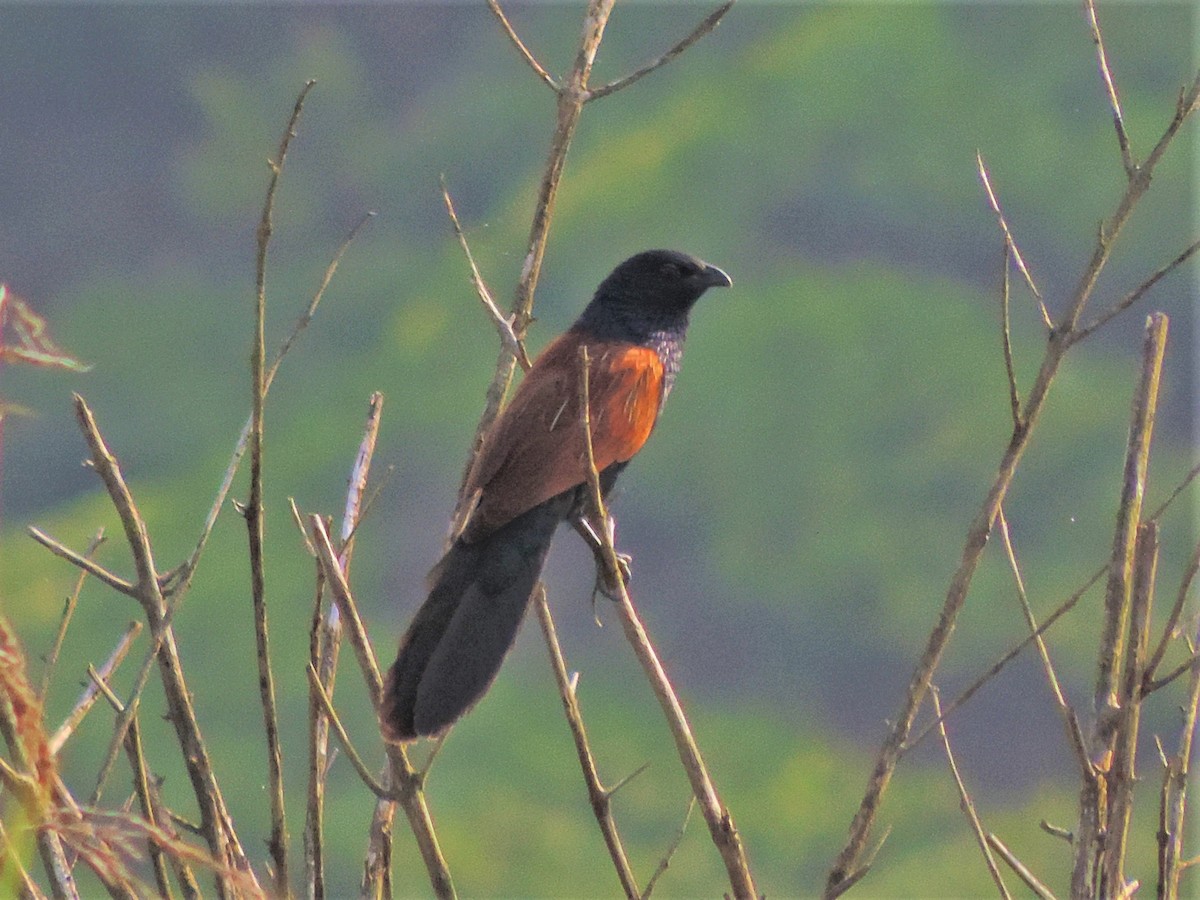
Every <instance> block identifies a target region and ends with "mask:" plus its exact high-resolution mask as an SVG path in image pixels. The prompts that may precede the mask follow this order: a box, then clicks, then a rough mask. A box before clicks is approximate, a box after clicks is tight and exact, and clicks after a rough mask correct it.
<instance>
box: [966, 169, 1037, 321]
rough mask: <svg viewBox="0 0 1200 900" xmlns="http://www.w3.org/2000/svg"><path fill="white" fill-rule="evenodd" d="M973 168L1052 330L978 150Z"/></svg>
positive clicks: (1011, 250) (1026, 281)
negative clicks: (977, 171)
mask: <svg viewBox="0 0 1200 900" xmlns="http://www.w3.org/2000/svg"><path fill="white" fill-rule="evenodd" d="M975 167H976V168H977V169H978V170H979V178H980V180H981V181H982V182H983V188H984V191H986V192H987V199H988V205H989V206H990V207H991V208H992V212H993V213H995V214H996V221H997V222H998V223H999V225H1000V231H1001V232H1002V233H1003V234H1004V244H1005V246H1006V247H1008V249H1009V252H1010V253H1011V254H1012V258H1013V260H1014V261H1015V262H1016V264H1017V268H1018V269H1019V270H1020V272H1021V274H1022V275H1023V276H1024V277H1025V283H1026V284H1027V285H1029V290H1030V291H1032V292H1033V296H1034V297H1036V298H1037V302H1038V309H1039V310H1040V311H1041V314H1042V321H1043V322H1044V323H1045V325H1046V328H1047V329H1050V330H1053V329H1054V321H1053V320H1052V319H1051V318H1050V311H1049V310H1048V309H1046V303H1045V301H1044V300H1042V292H1041V291H1039V290H1038V287H1037V284H1036V283H1035V282H1034V280H1033V276H1032V275H1031V274H1029V269H1028V268H1027V267H1026V265H1025V258H1024V257H1023V256H1021V251H1020V249H1019V248H1018V247H1017V242H1016V240H1015V239H1014V238H1013V236H1012V231H1010V230H1009V227H1008V219H1006V218H1005V217H1004V210H1002V209H1001V208H1000V201H999V200H997V199H996V192H995V191H993V190H992V180H991V178H990V177H989V176H988V170H987V166H985V165H984V164H983V154H982V153H980V152H979V151H978V150H977V151H975ZM1004 271H1005V274H1006V280H1007V273H1008V266H1007V264H1006V265H1005V267H1004Z"/></svg>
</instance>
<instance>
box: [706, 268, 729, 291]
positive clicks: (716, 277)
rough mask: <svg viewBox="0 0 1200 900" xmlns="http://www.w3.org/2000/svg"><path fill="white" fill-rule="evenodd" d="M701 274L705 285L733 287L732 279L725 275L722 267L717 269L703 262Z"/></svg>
mask: <svg viewBox="0 0 1200 900" xmlns="http://www.w3.org/2000/svg"><path fill="white" fill-rule="evenodd" d="M701 275H702V277H703V278H704V284H705V285H706V286H707V287H733V279H732V278H730V277H729V276H728V275H726V274H725V271H724V270H723V269H718V268H717V267H716V266H711V265H709V264H708V263H705V264H704V271H703V272H702V273H701Z"/></svg>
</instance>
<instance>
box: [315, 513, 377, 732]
mask: <svg viewBox="0 0 1200 900" xmlns="http://www.w3.org/2000/svg"><path fill="white" fill-rule="evenodd" d="M308 527H309V530H310V533H311V534H312V536H313V544H314V545H315V546H316V548H317V559H318V560H319V561H320V563H321V571H322V573H323V574H324V576H325V581H326V582H327V583H328V584H329V586H330V588H331V589H332V591H333V599H334V601H335V602H336V603H337V605H338V611H339V613H340V614H341V618H342V621H343V622H344V623H345V625H346V626H347V628H348V630H349V636H350V645H351V646H352V647H353V648H354V655H355V656H356V657H357V658H358V666H359V668H360V669H361V670H362V673H363V680H364V681H365V682H366V684H367V696H368V697H370V699H371V708H372V709H374V710H375V712H376V714H378V712H379V704H380V701H381V698H382V696H383V676H382V675H380V673H379V662H378V661H377V659H376V656H375V651H374V650H373V649H372V648H371V639H370V638H369V637H367V629H366V626H365V625H363V622H362V617H361V616H359V614H358V604H357V603H355V601H354V595H353V594H351V592H350V585H349V584H347V583H346V575H345V573H344V572H343V571H342V567H341V564H340V563H339V562H338V558H337V553H336V552H335V551H334V549H333V545H332V544H331V543H330V542H329V533H328V532H327V531H326V530H325V522H324V521H322V519H321V517H320V516H317V515H310V516H309V517H308Z"/></svg>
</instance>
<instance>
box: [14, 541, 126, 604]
mask: <svg viewBox="0 0 1200 900" xmlns="http://www.w3.org/2000/svg"><path fill="white" fill-rule="evenodd" d="M27 531H28V533H29V536H30V537H31V538H33V539H34V540H35V541H37V542H38V543H39V544H41V545H42V546H43V547H45V548H46V549H47V550H49V551H50V552H51V553H53V554H54V555H55V556H57V557H59V558H60V559H65V560H66V561H67V562H69V563H71V565H73V566H75V567H76V568H78V569H80V570H81V571H83V572H84V573H86V574H88V575H91V576H93V577H94V578H95V579H96V580H97V581H99V582H101V583H102V584H105V585H107V586H108V587H110V588H112V589H113V590H115V591H119V592H120V593H122V594H125V595H126V596H128V597H136V596H137V588H136V586H134V585H133V584H130V583H129V582H128V581H126V580H125V579H124V578H121V577H120V576H119V575H114V574H113V573H112V572H110V571H108V569H106V568H104V567H103V566H102V565H100V564H99V563H97V562H96V561H95V560H93V559H89V558H88V556H87V554H86V553H76V552H75V551H74V550H72V549H71V548H70V547H68V546H66V545H65V544H63V543H61V542H60V541H57V540H55V539H54V538H52V537H50V535H48V534H46V532H44V531H42V530H41V529H40V528H35V527H34V526H32V525H30V526H29V528H28V529H27Z"/></svg>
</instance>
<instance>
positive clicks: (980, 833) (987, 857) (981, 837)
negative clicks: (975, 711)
mask: <svg viewBox="0 0 1200 900" xmlns="http://www.w3.org/2000/svg"><path fill="white" fill-rule="evenodd" d="M929 699H930V700H932V701H933V712H934V715H936V716H937V717H938V719H939V724H938V734H939V735H941V738H942V750H944V751H945V753H946V763H947V764H948V765H949V766H950V774H951V775H952V776H954V786H955V787H956V788H957V789H958V800H959V806H961V807H962V811H963V813H964V814H965V815H966V817H967V821H968V822H969V823H970V825H971V832H972V833H973V834H974V835H975V843H976V844H978V845H979V852H980V853H982V854H983V861H984V863H986V865H987V870H988V874H989V875H991V876H992V881H993V882H994V883H995V885H996V889H997V890H998V891H999V892H1000V896H1001V897H1003V898H1004V900H1011V897H1012V895H1011V894H1010V893H1009V892H1008V887H1007V886H1006V885H1005V884H1004V878H1003V877H1001V875H1000V868H999V867H998V866H997V865H996V860H995V858H994V857H993V856H992V851H991V848H990V847H989V846H988V840H987V835H986V833H985V832H984V830H983V823H982V822H980V821H979V813H978V812H977V811H976V809H975V801H973V800H972V799H971V795H970V794H969V793H968V792H967V785H966V782H964V781H963V779H962V775H961V773H960V772H959V771H958V763H956V762H955V761H954V751H953V750H951V749H950V735H949V733H948V732H947V731H946V722H945V720H943V719H942V704H941V700H940V699H939V697H938V689H937V686H936V685H932V684H931V685H930V686H929Z"/></svg>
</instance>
